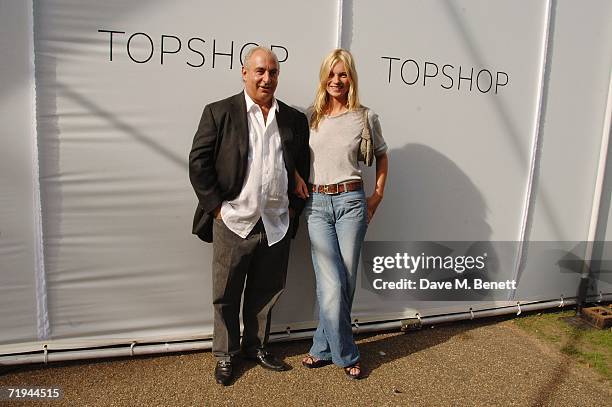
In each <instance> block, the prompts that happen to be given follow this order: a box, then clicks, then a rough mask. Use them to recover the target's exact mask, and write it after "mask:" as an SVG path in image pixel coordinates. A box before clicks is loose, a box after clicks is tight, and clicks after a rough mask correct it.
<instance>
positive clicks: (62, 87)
mask: <svg viewBox="0 0 612 407" xmlns="http://www.w3.org/2000/svg"><path fill="white" fill-rule="evenodd" d="M335 7H336V5H335V4H333V3H330V2H327V1H322V0H321V1H317V2H307V3H287V2H282V1H275V2H272V3H271V4H270V3H269V4H267V5H266V7H265V10H264V9H260V8H254V7H253V5H252V3H249V2H246V1H244V2H226V3H219V2H215V3H214V4H213V3H211V2H202V1H199V0H198V1H195V0H194V1H182V2H178V3H174V2H166V1H131V2H127V3H126V2H123V1H110V2H105V3H104V5H100V3H99V2H96V1H86V2H79V4H78V7H75V5H74V2H72V1H67V0H56V1H43V2H36V4H35V15H36V19H37V25H36V52H37V62H38V64H39V67H38V73H39V75H38V86H39V88H41V89H40V92H39V103H38V107H39V121H40V134H39V137H40V139H41V144H42V147H43V148H42V150H43V151H44V156H43V157H42V159H41V161H42V164H41V166H42V168H41V172H42V175H41V177H42V186H43V204H44V217H45V242H46V246H45V249H46V258H47V273H48V286H49V300H50V306H49V308H50V320H51V324H52V337H53V338H55V339H59V338H71V337H81V338H111V337H112V338H121V337H126V338H127V337H130V338H132V337H143V336H145V337H146V336H152V337H153V336H155V337H159V336H168V335H170V336H180V337H189V336H190V335H200V336H206V335H209V334H210V333H211V332H212V325H211V324H212V306H211V297H210V295H211V292H210V291H211V289H210V285H211V276H210V267H211V265H210V261H211V254H212V248H211V246H210V245H206V244H204V243H202V242H200V241H199V240H198V239H197V238H196V237H194V236H192V235H191V233H190V230H191V220H192V216H193V212H194V209H195V205H196V200H195V195H194V194H193V191H192V189H191V186H190V184H189V180H188V174H187V156H188V153H189V150H190V147H191V140H192V137H193V134H194V133H195V130H196V127H197V124H198V122H199V118H200V115H201V112H202V109H203V107H204V105H205V104H206V103H209V102H212V101H214V100H217V99H220V98H223V97H227V96H230V95H232V94H234V93H237V92H239V91H240V90H241V89H242V82H241V78H240V69H239V68H240V62H239V53H240V50H241V47H242V46H243V44H246V43H249V42H257V43H259V44H261V45H264V46H271V45H278V46H282V47H284V48H285V49H287V50H288V52H289V55H288V58H287V55H285V54H284V51H283V49H282V48H277V49H276V50H277V51H278V54H279V59H280V60H281V61H282V60H284V59H285V58H287V60H286V61H285V62H283V63H282V65H281V76H280V85H279V89H278V96H279V98H280V99H283V100H284V99H285V98H284V96H285V95H287V98H286V101H287V102H288V103H289V104H292V105H295V106H297V107H298V108H305V107H306V106H307V105H308V104H309V103H310V98H311V97H312V94H313V92H314V84H315V83H316V77H317V72H318V64H319V61H320V58H321V56H322V55H323V54H324V53H325V52H327V51H328V49H330V48H331V47H332V46H333V32H334V27H335V21H336V13H335ZM261 13H264V14H265V15H260V14H261ZM298 16H299V18H296V17H298ZM260 18H265V19H266V20H269V21H270V22H271V23H272V24H269V25H268V24H260V23H259V19H260ZM255 21H258V22H257V23H255ZM312 27H325V28H324V29H316V30H313V29H312ZM99 30H116V31H125V32H126V34H115V35H114V36H113V51H112V61H111V60H110V56H111V53H110V34H109V33H105V32H99ZM135 33H143V34H137V35H135V36H133V37H132V40H131V41H130V37H131V36H132V35H133V34H135ZM304 33H308V35H304ZM162 35H165V36H173V37H176V38H179V40H180V42H181V44H182V45H181V51H179V52H178V53H176V54H170V53H166V54H164V61H163V64H162V59H161V58H162V54H161V52H160V50H161V41H162ZM147 36H148V37H150V38H151V39H152V41H153V48H151V44H150V43H149V42H148V41H149V40H148V39H147ZM176 38H170V37H164V40H165V41H166V43H165V45H164V48H165V49H166V50H176V49H177V48H178V41H179V40H176ZM190 38H200V39H201V40H200V39H197V40H193V41H191V42H190V41H189V40H190ZM128 41H129V42H130V46H129V54H128V48H127V44H128ZM202 41H204V42H202ZM232 41H233V42H234V48H233V59H232V57H230V56H226V55H216V56H215V57H214V58H213V47H215V49H216V52H217V53H230V52H231V49H232V48H231V47H232V45H231V44H232ZM189 45H191V47H192V48H194V49H197V50H199V52H201V53H202V54H204V61H205V62H204V65H203V66H201V67H199V68H194V67H191V66H189V65H188V63H191V64H192V65H197V64H200V63H201V62H202V59H201V57H200V56H199V54H197V53H195V52H193V51H190V50H189ZM151 50H152V51H153V56H152V57H151V59H150V60H149V61H148V62H145V63H136V62H134V61H133V60H137V61H145V60H146V59H147V58H148V56H149V55H150V53H151ZM132 59H133V60H132ZM213 59H214V62H215V66H214V68H213ZM230 64H231V68H232V69H230ZM307 259H308V258H306V260H307ZM304 260H305V259H301V260H299V261H298V264H302V265H303V266H302V267H301V268H297V270H296V269H295V268H292V270H291V277H290V282H289V290H288V291H289V292H288V293H287V295H286V296H285V297H286V298H287V299H289V300H290V301H296V298H295V295H296V294H293V295H291V291H292V285H293V284H294V283H293V282H292V281H293V279H294V278H295V275H296V272H297V273H300V272H304V273H309V274H310V273H311V271H310V269H309V268H307V267H305V261H304ZM292 264H295V260H294V263H292ZM309 274H308V276H307V277H308V278H310V275H309ZM298 280H299V277H298ZM313 292H314V291H312V290H311V291H309V292H308V293H307V296H308V297H311V296H312V293H313ZM298 293H299V294H300V295H302V292H301V291H298ZM292 297H293V300H291V298H292ZM299 300H300V302H301V299H299ZM279 315H280V316H281V317H282V315H283V313H282V312H280V313H279ZM286 315H287V317H290V318H291V320H292V321H296V320H297V321H299V320H303V319H304V318H307V319H312V317H311V315H312V308H310V309H304V311H303V312H301V311H300V309H298V310H296V309H295V308H294V307H291V308H290V312H289V313H287V314H286Z"/></svg>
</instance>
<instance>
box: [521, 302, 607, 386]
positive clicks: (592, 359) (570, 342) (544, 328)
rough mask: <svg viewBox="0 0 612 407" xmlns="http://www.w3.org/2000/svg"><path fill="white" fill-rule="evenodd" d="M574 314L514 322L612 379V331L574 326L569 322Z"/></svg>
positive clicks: (552, 313) (551, 313)
mask: <svg viewBox="0 0 612 407" xmlns="http://www.w3.org/2000/svg"><path fill="white" fill-rule="evenodd" d="M575 314H576V311H575V310H571V311H567V310H564V311H549V312H544V313H538V314H531V315H526V316H524V317H522V318H516V319H514V320H513V323H515V324H516V325H517V326H519V327H520V328H522V329H523V330H525V331H527V332H529V333H531V334H533V335H535V336H537V337H538V338H541V339H543V340H544V341H546V342H548V343H550V344H552V345H553V346H554V347H555V348H557V349H558V350H560V351H561V352H563V353H564V354H566V355H569V356H570V357H571V358H573V359H575V360H577V361H578V362H580V363H583V364H585V365H587V366H589V367H591V368H593V369H595V370H596V371H597V372H599V373H600V374H601V375H602V376H603V377H604V378H606V379H607V380H612V329H610V328H608V329H601V330H600V329H596V328H590V327H578V326H574V325H573V324H571V323H569V321H568V320H567V319H568V318H571V317H573V316H574V315H575Z"/></svg>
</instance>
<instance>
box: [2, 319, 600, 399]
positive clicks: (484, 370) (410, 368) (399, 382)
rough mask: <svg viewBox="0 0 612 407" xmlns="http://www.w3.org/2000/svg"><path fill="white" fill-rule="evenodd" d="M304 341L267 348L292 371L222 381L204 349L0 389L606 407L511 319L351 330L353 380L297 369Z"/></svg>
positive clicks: (53, 368) (85, 366)
mask: <svg viewBox="0 0 612 407" xmlns="http://www.w3.org/2000/svg"><path fill="white" fill-rule="evenodd" d="M309 345H310V343H309V341H300V342H292V343H283V344H274V345H272V346H271V349H272V351H274V352H275V353H276V354H277V355H280V356H283V357H284V358H285V361H286V362H287V363H289V364H290V365H291V366H292V367H293V369H292V370H291V371H289V372H283V373H276V372H269V371H266V370H263V369H262V368H260V367H259V366H257V365H255V364H254V363H252V362H243V363H241V364H240V367H239V371H238V376H239V377H238V379H237V380H236V382H235V383H234V384H233V385H232V386H229V387H226V388H223V387H221V386H219V385H217V384H215V382H214V380H213V378H212V371H213V368H214V364H215V362H214V359H213V357H212V355H211V353H210V352H197V353H189V354H174V355H167V356H152V357H138V358H133V359H114V360H112V359H108V360H101V361H96V362H71V363H62V364H53V365H50V366H47V367H44V366H38V367H34V366H25V367H20V368H17V369H13V370H10V371H8V372H7V371H3V372H1V373H0V386H9V385H11V386H15V385H18V386H60V387H62V388H63V390H64V393H65V397H64V398H63V399H62V400H60V401H55V402H48V403H47V404H48V405H51V406H97V405H100V406H143V405H144V406H195V405H198V406H201V405H232V406H234V405H271V406H277V405H278V406H293V405H295V406H302V405H303V406H312V405H333V406H355V405H359V406H374V405H376V406H382V405H390V406H391V405H410V406H421V405H422V406H446V405H452V406H491V405H501V406H513V405H516V406H540V405H545V406H612V386H610V383H609V382H606V381H604V380H603V379H602V378H601V377H600V376H597V375H596V373H594V372H593V371H591V370H589V369H588V368H586V367H583V366H579V365H576V364H575V363H573V362H571V361H570V360H569V359H567V358H566V357H564V356H563V355H561V354H559V353H558V352H556V351H554V350H552V348H549V347H548V346H547V345H545V344H543V343H541V342H539V341H538V340H537V339H535V338H533V337H531V336H529V335H527V334H526V333H524V332H523V331H521V330H520V329H519V328H517V327H516V326H514V324H513V323H512V322H511V321H503V320H499V319H498V320H486V321H474V322H467V323H466V322H463V323H456V324H448V325H440V326H436V327H435V328H424V329H423V330H421V331H418V332H411V333H408V334H402V333H399V332H391V333H385V334H378V335H364V336H360V337H359V348H360V351H361V353H362V360H363V363H364V365H365V366H367V367H368V370H369V377H368V378H366V379H364V380H361V381H358V382H357V381H349V380H348V379H347V378H346V377H345V376H344V373H343V372H342V370H341V369H339V368H336V367H334V366H326V367H324V368H321V369H316V370H307V369H304V368H302V367H301V365H300V360H301V358H302V357H303V355H304V354H305V353H306V352H307V351H308V348H309ZM0 404H2V402H0ZM5 404H6V405H10V406H16V405H19V404H20V403H15V402H10V403H9V402H5ZM33 404H39V403H33V402H25V403H23V404H22V405H33Z"/></svg>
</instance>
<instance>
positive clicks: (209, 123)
mask: <svg viewBox="0 0 612 407" xmlns="http://www.w3.org/2000/svg"><path fill="white" fill-rule="evenodd" d="M279 73H280V67H279V63H278V59H277V58H276V56H275V55H274V53H273V52H271V51H270V50H268V49H266V48H263V47H255V48H252V49H251V50H250V51H249V52H248V53H247V55H246V56H245V60H244V66H243V67H242V78H243V81H244V91H243V92H240V93H239V94H237V95H234V96H232V97H229V98H227V99H224V100H221V101H217V102H214V103H211V104H209V105H207V106H206V107H205V108H204V112H203V113H202V118H201V120H200V124H199V126H198V130H197V132H196V134H195V137H194V139H193V146H192V149H191V153H190V155H189V178H190V180H191V184H192V185H193V188H194V190H195V193H196V195H197V197H198V201H199V202H198V207H197V209H196V213H195V216H194V221H193V233H194V234H197V235H198V236H199V237H200V238H201V239H202V240H204V241H206V242H211V241H212V243H213V261H212V268H213V270H212V273H213V307H214V331H213V349H212V351H213V354H214V355H215V357H216V358H217V365H216V368H215V380H216V381H217V383H220V384H223V385H228V384H230V383H231V381H232V378H233V365H232V363H233V357H234V356H236V355H237V354H238V353H240V351H241V350H242V354H243V356H244V357H246V358H248V359H253V360H256V361H257V363H259V364H260V365H261V366H263V367H265V368H267V369H271V370H275V371H282V370H286V365H285V364H284V363H283V362H282V361H279V360H278V359H276V358H275V357H274V356H272V355H271V354H270V353H269V352H268V351H267V350H266V344H267V340H268V336H269V333H270V315H271V310H272V307H273V306H274V304H275V303H276V301H277V300H278V298H279V296H280V295H281V293H282V291H283V289H284V287H285V278H286V275H287V263H288V259H289V246H290V239H291V237H293V236H294V235H295V231H296V229H297V217H298V216H299V214H300V212H301V211H302V209H303V207H304V201H303V200H302V199H300V198H298V197H297V196H296V195H295V194H293V191H294V189H295V174H296V172H297V173H299V174H300V175H301V177H302V178H303V179H308V175H309V174H308V173H309V169H310V152H309V151H310V150H309V147H308V135H309V131H308V123H307V120H306V116H304V114H303V113H300V112H299V111H297V110H295V109H293V108H292V107H289V106H288V105H286V104H284V103H283V102H281V101H279V100H277V99H276V98H275V97H274V92H275V90H276V85H277V83H278V76H279ZM245 281H246V286H245ZM243 291H244V301H243V304H242V319H243V324H244V332H243V337H242V344H240V321H239V313H240V300H241V296H242V293H243Z"/></svg>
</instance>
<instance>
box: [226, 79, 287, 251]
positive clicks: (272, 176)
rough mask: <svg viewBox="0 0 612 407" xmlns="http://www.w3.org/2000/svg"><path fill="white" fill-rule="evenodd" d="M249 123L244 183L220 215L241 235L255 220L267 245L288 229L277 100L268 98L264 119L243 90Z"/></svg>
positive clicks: (249, 230) (285, 179) (278, 238)
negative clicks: (260, 222)
mask: <svg viewBox="0 0 612 407" xmlns="http://www.w3.org/2000/svg"><path fill="white" fill-rule="evenodd" d="M244 98H245V100H246V109H247V118H248V122H249V155H248V166H247V172H246V176H245V180H244V184H243V187H242V190H241V191H240V194H239V195H238V196H237V197H236V198H235V199H233V200H231V201H224V202H223V204H222V205H221V218H222V219H223V222H224V223H225V225H226V226H227V227H228V228H229V229H230V230H231V231H233V232H234V233H236V234H237V235H238V236H240V237H242V238H245V237H247V235H248V234H249V233H250V232H251V230H253V227H254V226H255V224H256V223H257V221H259V218H261V220H262V221H263V225H264V228H265V231H266V236H267V238H268V245H269V246H272V245H273V244H274V243H277V242H279V241H280V240H282V239H283V237H284V236H285V234H287V230H288V229H289V198H288V197H287V188H288V180H287V169H286V168H285V160H284V159H283V150H282V147H281V138H280V133H279V131H278V123H277V122H276V113H277V112H278V102H277V101H276V99H273V100H272V107H271V109H270V111H269V112H268V118H267V120H266V121H264V117H263V112H262V111H261V108H260V107H259V106H258V105H257V104H256V103H255V102H253V100H252V99H251V98H250V97H249V95H247V93H246V91H245V92H244Z"/></svg>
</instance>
